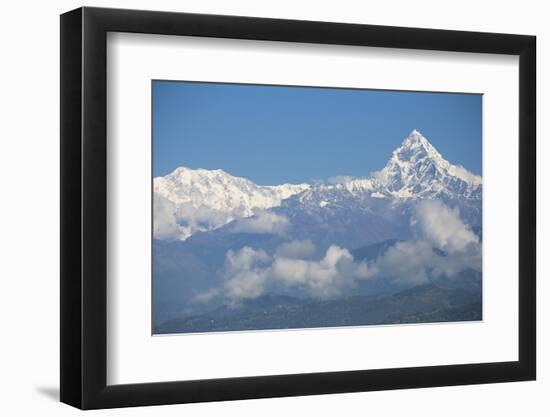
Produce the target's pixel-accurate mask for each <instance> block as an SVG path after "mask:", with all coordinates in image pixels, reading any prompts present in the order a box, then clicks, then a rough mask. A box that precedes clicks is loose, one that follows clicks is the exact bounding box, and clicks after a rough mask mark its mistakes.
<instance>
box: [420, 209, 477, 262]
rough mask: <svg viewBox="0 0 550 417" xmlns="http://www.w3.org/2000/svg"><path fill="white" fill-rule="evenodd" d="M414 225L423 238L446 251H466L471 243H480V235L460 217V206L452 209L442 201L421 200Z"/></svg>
mask: <svg viewBox="0 0 550 417" xmlns="http://www.w3.org/2000/svg"><path fill="white" fill-rule="evenodd" d="M412 226H413V230H415V231H416V232H417V233H419V234H420V236H421V237H422V238H424V239H426V240H429V241H430V242H432V243H433V244H434V246H435V247H437V248H439V249H441V250H444V251H448V252H453V253H454V252H460V251H465V250H466V249H467V247H468V246H469V245H476V244H478V243H479V239H478V237H477V236H476V235H475V234H474V233H473V232H472V231H471V230H470V229H469V228H468V226H466V225H465V224H464V222H463V221H462V220H461V219H460V213H459V210H458V208H456V207H455V208H454V209H450V208H449V207H447V206H446V205H445V204H443V203H442V202H440V201H434V200H425V201H421V202H419V203H418V204H417V205H416V207H415V211H414V216H413V219H412Z"/></svg>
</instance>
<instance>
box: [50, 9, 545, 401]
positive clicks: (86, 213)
mask: <svg viewBox="0 0 550 417" xmlns="http://www.w3.org/2000/svg"><path fill="white" fill-rule="evenodd" d="M108 32H132V33H147V34H163V35H174V36H178V35H186V36H199V37H215V38H235V39H254V40H266V41H285V42H305V43H319V44H333V45H357V46H371V47H383V48H405V49H421V50H441V51H457V52H477V53H491V54H508V55H517V56H519V103H518V109H519V110H518V111H519V132H518V137H519V155H518V158H519V270H518V274H519V293H518V298H519V329H518V331H519V358H518V359H519V360H518V361H513V362H494V363H477V364H467V365H459V364H456V365H455V364H451V365H445V366H423V367H410V368H396V369H376V370H357V371H342V372H326V373H308V374H292V375H273V376H256V377H239V378H224V379H209V380H195V381H177V382H162V383H141V384H128V385H111V386H110V385H107V377H106V376H107V332H106V330H107V309H106V307H107V303H106V300H107V283H106V282H107V272H106V270H107V268H106V266H107V262H106V260H107V259H106V258H107V253H106V245H107V181H108V178H107V133H106V132H107V130H106V128H107V111H106V93H107V87H106V86H107V72H106V46H107V41H106V39H107V33H108ZM535 45H536V38H535V37H534V36H524V35H510V34H495V33H481V32H461V31H448V30H432V29H415V28H403V27H387V26H372V25H358V24H341V23H326V22H312V21H296V20H279V19H265V18H251V17H236V16H218V15H201V14H187V13H171V12H153V11H137V10H120V9H103V8H88V7H84V8H79V9H77V10H73V11H70V12H68V13H65V14H63V15H61V54H60V56H61V310H60V314H61V382H60V383H61V401H62V402H64V403H67V404H70V405H72V406H75V407H78V408H81V409H96V408H112V407H124V406H144V405H156V404H174V403H191V402H201V401H218V400H238V399H250V398H266V397H282V396H298V395H313V394H328V393H343V392H357V391H376V390H388V389H402V388H420V387H434V386H449V385H464V384H482V383H496V382H507V381H525V380H534V379H535V378H536V262H535V261H536V259H535V258H536V164H535V161H536V141H535V135H536V130H535V129H536V127H535V124H536V120H535V117H536V116H535V107H536V91H535V88H536V81H535V80H536V77H535V75H536V73H535V67H536V65H535V62H536V56H535V54H536V52H535V51H536V46H535Z"/></svg>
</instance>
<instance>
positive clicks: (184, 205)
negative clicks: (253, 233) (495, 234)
mask: <svg viewBox="0 0 550 417" xmlns="http://www.w3.org/2000/svg"><path fill="white" fill-rule="evenodd" d="M340 178H345V181H341V182H339V183H337V184H330V185H326V184H316V185H310V184H282V185H276V186H261V185H257V184H255V183H253V182H252V181H250V180H248V179H246V178H240V177H234V176H232V175H230V174H228V173H227V172H225V171H223V170H220V169H218V170H205V169H190V168H184V167H180V168H177V169H176V170H174V171H173V172H172V173H170V174H168V175H166V176H164V177H157V178H155V179H154V184H153V187H154V197H155V201H154V205H155V216H154V220H155V225H154V229H155V233H154V234H155V237H156V238H159V239H181V240H185V239H187V238H188V237H189V236H191V235H192V234H194V233H196V232H197V231H209V230H213V229H217V228H220V227H222V226H224V225H225V224H227V223H229V222H231V221H233V220H235V219H239V218H244V217H250V216H253V215H254V214H255V213H257V212H258V210H259V211H261V210H267V209H270V208H274V207H279V206H281V204H283V206H293V207H296V208H298V209H300V208H302V209H308V210H309V209H315V210H331V209H333V208H338V207H341V208H346V207H347V208H358V209H361V210H362V209H364V208H366V207H367V206H368V204H369V201H372V199H375V200H381V199H388V201H392V202H399V201H406V200H409V199H443V200H460V201H465V202H468V201H472V202H479V201H481V193H482V179H481V177H479V176H477V175H474V174H472V173H470V172H469V171H467V170H466V169H465V168H463V167H462V166H459V165H453V164H451V163H449V162H448V161H447V160H445V159H444V158H443V157H442V156H441V154H440V153H439V152H438V151H437V150H436V149H435V148H434V147H433V146H432V145H431V144H430V142H429V141H428V140H427V139H426V138H425V137H424V136H422V134H421V133H420V132H418V131H417V130H413V131H412V132H411V133H410V134H409V135H408V136H407V137H406V138H405V140H404V141H403V142H402V143H401V145H400V146H399V147H398V148H397V149H395V150H394V151H393V152H392V155H391V157H390V159H389V161H388V162H387V164H386V166H385V167H384V168H383V169H382V170H380V171H377V172H374V173H372V174H371V175H370V176H368V177H365V178H349V179H348V178H347V177H340ZM283 201H284V203H283Z"/></svg>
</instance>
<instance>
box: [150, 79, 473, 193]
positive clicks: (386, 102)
mask: <svg viewBox="0 0 550 417" xmlns="http://www.w3.org/2000/svg"><path fill="white" fill-rule="evenodd" d="M481 109H482V96H481V95H471V94H446V93H418V92H397V91H377V90H352V89H336V88H304V87H281V86H258V85H240V84H221V83H215V84H214V83H189V82H172V81H153V158H154V160H153V175H154V176H159V175H166V174H168V173H169V172H171V171H172V170H174V169H175V168H177V167H178V166H186V167H189V168H206V169H218V168H221V169H223V170H225V171H227V172H228V173H230V174H232V175H235V176H240V177H245V178H248V179H251V180H252V181H254V182H256V183H258V184H265V185H269V184H280V183H285V182H288V183H300V182H310V181H316V180H321V179H328V178H330V177H333V176H337V175H351V176H366V175H368V174H369V173H370V172H372V171H375V170H379V169H381V168H383V167H384V165H385V164H386V161H387V160H388V158H389V157H390V155H391V151H392V150H393V149H395V148H396V147H398V146H399V144H400V143H401V142H402V140H403V139H404V138H405V137H406V136H407V135H408V133H409V132H410V131H411V130H412V129H417V130H419V131H420V132H421V133H422V134H423V135H424V136H425V137H426V138H427V139H428V140H429V141H430V142H431V143H432V145H434V146H435V147H436V148H437V149H438V150H439V152H440V153H441V154H442V155H443V157H444V158H446V159H447V160H449V161H450V162H452V163H455V164H460V165H463V166H464V167H466V168H467V169H468V170H470V171H472V172H473V173H475V174H479V175H481V161H482V155H481V149H482V141H481V135H482V133H481V132H482V129H481V125H482V114H481V113H482V110H481Z"/></svg>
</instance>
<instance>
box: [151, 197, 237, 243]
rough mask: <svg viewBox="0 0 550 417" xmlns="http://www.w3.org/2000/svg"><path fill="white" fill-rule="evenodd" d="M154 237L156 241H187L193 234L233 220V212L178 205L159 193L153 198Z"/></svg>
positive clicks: (189, 204)
mask: <svg viewBox="0 0 550 417" xmlns="http://www.w3.org/2000/svg"><path fill="white" fill-rule="evenodd" d="M153 204H154V207H153V212H154V216H153V235H154V237H155V238H156V239H163V240H185V239H187V238H188V237H189V236H191V235H192V234H193V233H196V232H199V231H200V232H204V231H207V230H212V229H217V228H219V227H221V226H223V225H225V224H227V223H229V222H230V221H232V220H233V214H232V213H231V212H223V211H220V210H216V209H213V208H211V207H207V206H203V205H201V206H198V207H196V206H194V205H193V204H191V203H181V204H178V205H176V204H175V203H173V202H172V201H170V200H168V199H167V198H165V197H163V196H161V195H160V194H158V193H155V194H154V198H153Z"/></svg>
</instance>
